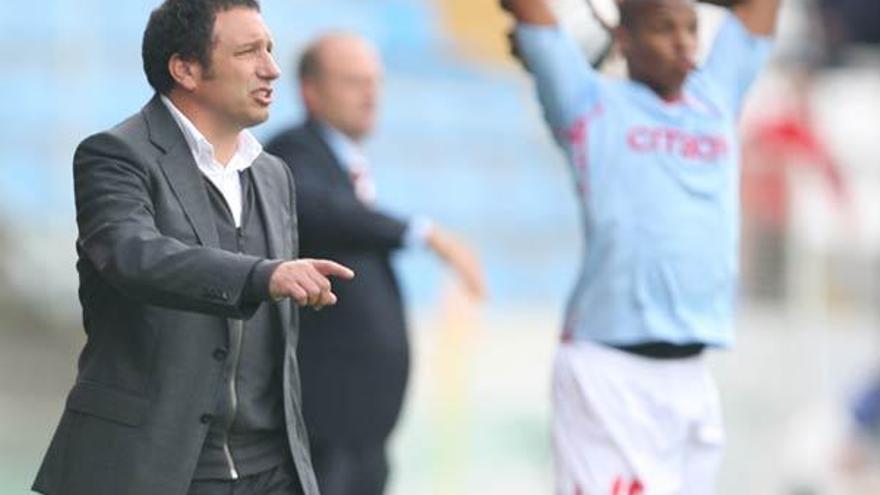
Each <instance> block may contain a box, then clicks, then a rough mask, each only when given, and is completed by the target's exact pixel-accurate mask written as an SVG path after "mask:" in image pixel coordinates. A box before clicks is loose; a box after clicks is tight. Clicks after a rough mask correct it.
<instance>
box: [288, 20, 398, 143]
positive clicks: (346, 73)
mask: <svg viewBox="0 0 880 495" xmlns="http://www.w3.org/2000/svg"><path fill="white" fill-rule="evenodd" d="M298 71H299V81H300V92H301V94H302V98H303V103H304V105H305V107H306V109H307V110H308V112H309V115H310V116H311V117H313V118H317V119H319V120H321V121H323V122H325V123H327V124H329V125H331V126H333V127H334V128H336V129H337V130H339V131H341V132H343V133H344V134H346V135H347V136H349V137H350V138H352V139H354V140H360V139H363V138H364V137H366V136H367V135H368V134H369V133H370V132H371V131H372V130H373V127H374V126H375V123H376V115H377V112H378V108H377V107H378V100H379V90H380V85H381V82H382V63H381V62H380V60H379V55H378V54H377V52H376V50H375V48H373V46H372V45H371V44H370V43H368V42H367V41H366V40H364V39H363V38H360V37H358V36H356V35H354V34H349V33H331V34H326V35H323V36H321V37H319V38H317V39H316V40H315V41H313V42H312V43H311V44H309V46H307V47H306V49H305V51H304V52H303V54H302V56H301V57H300V60H299V69H298Z"/></svg>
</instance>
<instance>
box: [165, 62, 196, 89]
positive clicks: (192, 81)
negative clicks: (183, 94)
mask: <svg viewBox="0 0 880 495" xmlns="http://www.w3.org/2000/svg"><path fill="white" fill-rule="evenodd" d="M168 72H169V73H170V74H171V78H172V79H174V82H176V83H177V84H178V85H179V86H180V87H181V88H183V89H185V90H186V91H193V90H195V89H196V88H197V87H198V85H199V81H201V80H202V66H201V65H200V64H199V63H198V62H194V61H190V60H184V59H183V58H181V56H180V55H178V54H176V53H175V54H174V55H172V56H171V58H170V59H168Z"/></svg>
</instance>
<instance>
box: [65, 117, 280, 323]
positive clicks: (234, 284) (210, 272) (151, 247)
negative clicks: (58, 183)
mask: <svg viewBox="0 0 880 495" xmlns="http://www.w3.org/2000/svg"><path fill="white" fill-rule="evenodd" d="M73 168H74V170H73V175H74V194H75V199H76V210H77V226H78V228H79V235H78V239H77V246H78V248H79V250H80V253H81V256H84V257H85V258H86V259H87V260H88V261H89V262H90V263H91V264H92V265H93V266H94V268H95V269H96V270H97V272H98V274H99V275H100V276H101V277H102V278H103V279H104V280H105V281H106V282H107V283H109V284H110V285H111V286H113V287H115V288H116V289H118V290H119V291H121V292H122V293H124V294H126V295H127V296H128V297H131V298H133V299H136V300H139V301H142V302H144V303H147V304H153V305H157V306H163V307H167V308H173V309H181V310H187V311H196V312H201V313H207V314H214V315H219V316H225V317H236V318H246V317H249V316H251V315H252V314H253V312H254V311H256V308H257V307H258V306H259V302H255V301H246V300H245V298H244V297H243V296H244V293H245V292H246V290H245V289H246V287H247V285H248V282H249V279H250V276H251V273H252V272H253V270H254V269H255V268H256V267H257V265H258V264H261V262H264V260H263V259H261V258H258V257H253V256H247V255H242V254H236V253H231V252H228V251H224V250H222V249H218V248H211V247H204V246H197V245H190V244H187V243H184V242H182V241H181V240H179V239H176V238H174V237H170V236H167V235H163V234H162V233H161V232H160V231H159V230H158V228H157V226H156V221H155V218H156V205H155V204H154V197H153V192H154V191H153V189H154V188H155V187H158V186H157V181H160V180H164V179H163V178H162V177H161V176H160V174H159V172H158V171H157V170H155V169H154V170H153V172H152V173H151V172H150V171H149V167H148V166H146V165H145V164H144V161H143V160H139V159H138V157H137V156H136V154H135V153H134V152H133V151H132V150H131V148H130V146H128V145H127V144H126V143H125V142H123V140H121V139H120V138H118V137H116V136H115V135H113V134H110V133H101V134H97V135H95V136H92V137H90V138H88V139H86V140H85V141H83V143H81V144H80V146H79V147H78V148H77V151H76V154H75V155H74V167H73Z"/></svg>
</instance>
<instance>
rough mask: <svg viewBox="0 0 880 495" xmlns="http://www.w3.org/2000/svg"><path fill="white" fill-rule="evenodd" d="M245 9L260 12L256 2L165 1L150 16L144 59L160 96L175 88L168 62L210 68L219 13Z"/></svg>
mask: <svg viewBox="0 0 880 495" xmlns="http://www.w3.org/2000/svg"><path fill="white" fill-rule="evenodd" d="M234 7H245V8H248V9H254V10H256V11H258V12H259V10H260V4H259V2H258V1H257V0H165V1H164V2H163V3H162V5H160V6H159V7H158V8H156V10H154V11H153V13H152V14H150V20H149V21H148V22H147V28H146V29H145V30H144V41H143V44H142V46H141V55H142V56H143V59H144V73H146V75H147V81H149V83H150V86H152V87H153V89H155V90H156V91H157V92H158V93H162V94H167V93H168V92H169V91H171V88H173V87H174V79H173V78H172V77H171V74H170V73H169V72H168V61H169V60H170V59H171V57H172V56H173V55H174V54H177V55H179V56H180V57H181V58H183V59H185V60H192V61H196V62H198V63H199V64H201V65H202V67H204V68H205V70H210V68H211V47H212V46H213V34H214V19H215V18H216V17H217V13H218V12H225V11H227V10H229V9H232V8H234Z"/></svg>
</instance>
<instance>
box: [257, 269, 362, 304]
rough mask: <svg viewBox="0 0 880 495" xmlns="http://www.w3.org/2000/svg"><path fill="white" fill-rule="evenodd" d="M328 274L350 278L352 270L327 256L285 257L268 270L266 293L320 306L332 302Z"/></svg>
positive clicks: (276, 297)
mask: <svg viewBox="0 0 880 495" xmlns="http://www.w3.org/2000/svg"><path fill="white" fill-rule="evenodd" d="M329 277H339V278H341V279H345V280H350V279H352V278H354V272H353V271H352V270H351V269H349V268H348V267H346V266H343V265H340V264H339V263H336V262H334V261H330V260H313V259H301V260H296V261H287V262H284V263H282V264H281V265H279V266H278V268H276V269H275V271H274V272H273V273H272V277H271V278H270V279H269V293H270V294H271V295H272V297H273V298H275V299H282V298H286V297H289V298H291V299H293V300H294V301H296V303H297V304H298V305H300V306H312V307H313V308H315V309H321V308H322V307H324V306H329V305H332V304H336V294H334V293H333V291H332V285H331V284H330V278H329Z"/></svg>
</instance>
